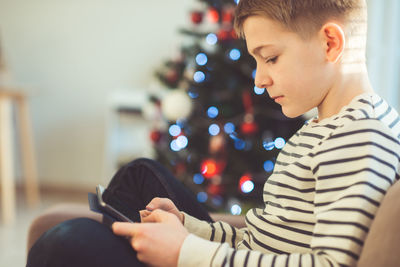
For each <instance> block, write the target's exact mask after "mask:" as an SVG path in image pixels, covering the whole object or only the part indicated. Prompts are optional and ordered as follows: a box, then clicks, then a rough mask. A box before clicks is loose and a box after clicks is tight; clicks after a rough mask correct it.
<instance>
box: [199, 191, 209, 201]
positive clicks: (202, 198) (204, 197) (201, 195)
mask: <svg viewBox="0 0 400 267" xmlns="http://www.w3.org/2000/svg"><path fill="white" fill-rule="evenodd" d="M207 199H208V195H207V193H206V192H199V193H197V201H199V202H201V203H204V202H206V201H207Z"/></svg>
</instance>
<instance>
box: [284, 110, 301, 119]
mask: <svg viewBox="0 0 400 267" xmlns="http://www.w3.org/2000/svg"><path fill="white" fill-rule="evenodd" d="M282 113H283V115H285V116H286V117H288V118H291V119H293V118H297V117H299V116H301V115H303V114H304V112H299V111H296V110H293V109H290V108H285V107H282Z"/></svg>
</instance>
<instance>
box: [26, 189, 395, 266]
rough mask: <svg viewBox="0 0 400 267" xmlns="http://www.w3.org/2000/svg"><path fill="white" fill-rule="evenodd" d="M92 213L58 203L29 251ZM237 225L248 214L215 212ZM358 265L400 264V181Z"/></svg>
mask: <svg viewBox="0 0 400 267" xmlns="http://www.w3.org/2000/svg"><path fill="white" fill-rule="evenodd" d="M78 217H88V218H92V219H94V220H98V221H101V220H102V217H101V215H100V214H97V213H94V212H92V211H90V210H89V208H88V205H84V204H70V203H65V204H58V205H55V206H53V207H51V208H49V209H48V210H46V211H45V212H43V213H42V214H41V215H39V216H38V217H37V218H35V219H34V220H33V222H32V223H31V225H30V228H29V231H28V244H27V249H28V250H27V251H29V249H30V248H31V247H32V245H33V244H34V243H35V241H36V240H37V239H38V238H39V237H40V235H42V234H43V233H44V232H45V231H46V230H47V229H50V228H51V227H53V226H55V225H56V224H58V223H60V222H63V221H65V220H69V219H73V218H78ZM211 217H212V218H213V219H214V220H217V221H218V220H221V221H225V222H228V223H230V224H231V225H233V226H236V227H239V228H240V227H243V226H244V225H245V223H244V217H243V216H235V215H228V214H218V213H214V214H211ZM358 267H400V182H396V183H395V184H394V185H393V186H392V187H391V188H390V189H389V190H388V192H387V193H386V195H385V197H384V199H383V201H382V203H381V206H380V207H379V209H378V212H377V214H376V216H375V219H374V220H373V222H372V225H371V228H370V230H369V233H368V235H367V238H366V240H365V243H364V247H363V250H362V253H361V256H360V259H359V262H358Z"/></svg>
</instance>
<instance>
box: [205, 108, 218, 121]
mask: <svg viewBox="0 0 400 267" xmlns="http://www.w3.org/2000/svg"><path fill="white" fill-rule="evenodd" d="M218 114H219V110H218V108H216V107H209V108H208V110H207V115H208V117H210V118H211V119H214V118H216V117H217V116H218Z"/></svg>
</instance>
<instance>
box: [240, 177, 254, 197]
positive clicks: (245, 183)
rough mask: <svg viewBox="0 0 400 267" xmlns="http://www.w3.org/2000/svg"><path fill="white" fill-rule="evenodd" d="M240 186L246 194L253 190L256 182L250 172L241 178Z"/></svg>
mask: <svg viewBox="0 0 400 267" xmlns="http://www.w3.org/2000/svg"><path fill="white" fill-rule="evenodd" d="M239 187H240V190H241V191H242V192H243V193H245V194H248V193H250V192H251V191H253V189H254V183H253V181H252V179H251V177H250V176H249V175H248V174H245V175H243V176H242V177H241V178H240V180H239Z"/></svg>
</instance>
